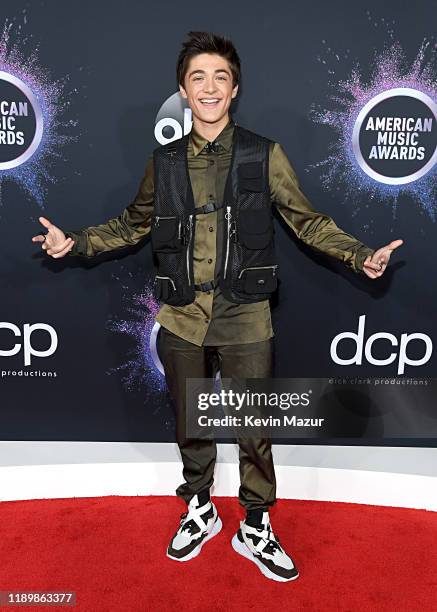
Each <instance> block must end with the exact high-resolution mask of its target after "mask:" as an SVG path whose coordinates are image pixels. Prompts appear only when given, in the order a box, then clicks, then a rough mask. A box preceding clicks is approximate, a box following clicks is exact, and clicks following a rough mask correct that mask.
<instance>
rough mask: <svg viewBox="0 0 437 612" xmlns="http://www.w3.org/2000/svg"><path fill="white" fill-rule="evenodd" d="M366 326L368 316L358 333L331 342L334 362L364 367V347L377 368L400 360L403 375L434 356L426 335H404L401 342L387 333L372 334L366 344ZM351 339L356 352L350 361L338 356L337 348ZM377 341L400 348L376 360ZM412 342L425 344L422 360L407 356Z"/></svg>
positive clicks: (369, 360) (368, 359)
mask: <svg viewBox="0 0 437 612" xmlns="http://www.w3.org/2000/svg"><path fill="white" fill-rule="evenodd" d="M365 324H366V315H361V316H360V318H359V323H358V333H355V332H342V333H341V334H338V335H337V336H335V338H334V339H333V340H332V342H331V358H332V361H334V362H335V363H338V364H339V365H354V364H355V365H362V363H363V347H364V355H365V358H366V360H367V361H368V362H369V363H371V364H372V365H375V366H385V365H389V364H391V363H393V362H394V361H396V359H398V374H403V373H404V370H405V366H406V365H411V366H421V365H423V364H424V363H426V362H427V361H429V359H430V358H431V355H432V348H433V347H432V341H431V338H430V337H429V336H427V335H426V334H422V333H419V332H415V333H413V334H402V335H401V339H400V341H398V339H397V338H396V336H394V335H393V334H389V333H387V332H378V333H376V334H372V335H371V336H369V338H367V340H366V342H365V343H364V327H365ZM346 338H349V339H351V340H353V341H354V342H355V344H356V347H357V348H356V351H355V355H353V357H350V358H349V359H342V358H341V357H339V356H338V353H337V347H338V345H339V343H340V341H341V340H344V339H346ZM376 340H385V341H386V342H388V343H389V344H390V346H391V347H399V350H398V351H393V352H391V353H390V354H389V356H388V357H386V358H385V359H376V358H375V357H374V356H373V354H372V347H373V343H374V342H375V341H376ZM411 340H421V341H422V342H423V344H424V354H423V357H421V358H420V359H409V358H408V355H407V347H408V343H409V342H411Z"/></svg>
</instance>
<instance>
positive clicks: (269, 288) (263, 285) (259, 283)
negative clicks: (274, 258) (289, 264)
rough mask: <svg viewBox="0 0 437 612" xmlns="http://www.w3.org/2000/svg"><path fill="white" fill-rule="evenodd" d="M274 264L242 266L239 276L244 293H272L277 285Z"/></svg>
mask: <svg viewBox="0 0 437 612" xmlns="http://www.w3.org/2000/svg"><path fill="white" fill-rule="evenodd" d="M276 268H277V266H276V265H273V266H253V267H250V268H243V270H241V272H240V277H241V278H242V280H243V286H244V291H245V292H246V293H272V292H273V291H275V289H276V287H277V285H278V277H277V275H276Z"/></svg>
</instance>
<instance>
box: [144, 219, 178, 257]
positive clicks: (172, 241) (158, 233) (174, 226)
mask: <svg viewBox="0 0 437 612" xmlns="http://www.w3.org/2000/svg"><path fill="white" fill-rule="evenodd" d="M180 230H181V221H180V219H179V218H178V217H176V216H172V217H159V216H156V217H155V218H154V221H153V223H152V230H151V237H152V248H153V250H154V251H159V252H163V253H175V252H178V251H180V250H181V248H182V242H181V236H180Z"/></svg>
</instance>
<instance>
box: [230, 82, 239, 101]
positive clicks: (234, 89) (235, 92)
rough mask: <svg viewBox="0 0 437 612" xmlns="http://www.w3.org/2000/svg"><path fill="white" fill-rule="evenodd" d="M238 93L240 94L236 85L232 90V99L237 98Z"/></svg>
mask: <svg viewBox="0 0 437 612" xmlns="http://www.w3.org/2000/svg"><path fill="white" fill-rule="evenodd" d="M237 93H238V85H235V87H234V88H233V90H232V96H231V97H232V98H236V96H237Z"/></svg>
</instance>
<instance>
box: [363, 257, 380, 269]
mask: <svg viewBox="0 0 437 612" xmlns="http://www.w3.org/2000/svg"><path fill="white" fill-rule="evenodd" d="M378 261H379V259H378V260H376V261H372V260H370V261H369V262H366V261H365V262H364V266H365V267H366V268H367V269H369V270H380V269H381V268H380V265H379V263H378Z"/></svg>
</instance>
